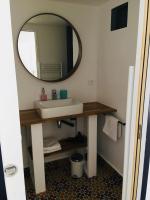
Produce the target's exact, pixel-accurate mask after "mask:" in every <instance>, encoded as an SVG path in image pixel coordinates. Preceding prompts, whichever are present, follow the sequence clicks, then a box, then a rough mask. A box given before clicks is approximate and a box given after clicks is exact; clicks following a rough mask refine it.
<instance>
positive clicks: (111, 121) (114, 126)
mask: <svg viewBox="0 0 150 200" xmlns="http://www.w3.org/2000/svg"><path fill="white" fill-rule="evenodd" d="M118 121H119V120H118V119H117V118H116V117H114V116H111V115H106V116H105V124H104V127H103V132H104V133H105V134H106V135H107V136H108V137H109V138H111V139H112V140H113V141H115V142H116V141H117V139H118Z"/></svg>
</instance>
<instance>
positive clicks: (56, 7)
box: [11, 0, 98, 166]
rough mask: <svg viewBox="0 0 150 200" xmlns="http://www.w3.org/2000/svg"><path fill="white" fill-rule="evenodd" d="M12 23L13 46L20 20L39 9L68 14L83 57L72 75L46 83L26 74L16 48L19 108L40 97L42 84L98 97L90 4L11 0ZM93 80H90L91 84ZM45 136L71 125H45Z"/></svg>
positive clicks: (82, 97) (88, 98)
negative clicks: (79, 41)
mask: <svg viewBox="0 0 150 200" xmlns="http://www.w3.org/2000/svg"><path fill="white" fill-rule="evenodd" d="M11 8H12V24H13V38H14V44H15V45H14V46H15V47H17V45H16V43H17V37H18V34H19V29H20V28H21V26H22V25H23V23H24V22H25V21H26V20H27V19H29V18H30V17H32V16H33V15H36V14H38V13H43V12H44V13H45V12H53V13H56V14H59V15H62V16H63V17H65V18H67V19H68V20H69V21H70V22H71V23H72V24H73V25H74V26H75V28H76V29H77V31H78V33H79V35H80V37H81V41H82V45H83V57H82V61H81V64H80V66H79V68H78V70H77V71H76V72H75V74H74V75H73V76H71V78H69V79H67V80H66V81H63V82H60V83H46V82H42V81H39V80H36V79H35V78H33V77H32V76H31V75H29V74H28V73H27V72H26V70H25V69H24V68H23V67H22V65H21V63H20V61H19V59H18V54H17V49H15V60H16V71H17V72H16V73H17V84H18V93H19V106H20V109H30V108H33V102H34V101H35V100H38V99H39V98H40V93H41V88H42V87H44V88H45V89H46V92H47V94H48V96H49V97H50V94H51V90H52V89H54V88H56V89H61V88H66V89H68V91H69V93H70V96H72V97H74V98H78V99H80V100H82V101H84V102H88V101H95V100H96V99H97V77H96V74H97V57H98V51H97V49H98V44H97V31H96V30H97V29H98V28H97V23H96V18H97V16H96V13H95V9H94V8H93V7H89V6H80V5H74V4H65V3H61V2H57V3H55V2H51V1H50V0H44V2H43V1H41V0H12V1H11ZM91 80H92V84H91ZM43 130H44V136H46V135H50V134H52V135H53V134H54V135H57V136H58V138H60V137H65V136H67V135H68V133H70V132H72V133H74V130H73V129H71V128H66V127H65V125H64V126H63V128H62V129H58V128H57V126H56V123H55V122H54V123H51V124H50V125H47V124H45V125H44V128H43ZM22 135H23V151H24V165H25V166H27V165H28V160H27V155H26V154H27V149H26V133H25V129H23V130H22Z"/></svg>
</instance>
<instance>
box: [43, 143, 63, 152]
mask: <svg viewBox="0 0 150 200" xmlns="http://www.w3.org/2000/svg"><path fill="white" fill-rule="evenodd" d="M59 150H61V145H60V143H59V142H58V143H57V144H55V145H53V146H51V147H46V148H44V154H46V153H52V152H55V151H59Z"/></svg>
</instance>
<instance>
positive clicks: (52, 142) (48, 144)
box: [43, 137, 61, 154]
mask: <svg viewBox="0 0 150 200" xmlns="http://www.w3.org/2000/svg"><path fill="white" fill-rule="evenodd" d="M43 146H44V147H43V151H44V154H46V153H52V152H55V151H59V150H61V145H60V143H59V142H58V140H57V139H56V138H55V137H49V138H45V139H44V142H43Z"/></svg>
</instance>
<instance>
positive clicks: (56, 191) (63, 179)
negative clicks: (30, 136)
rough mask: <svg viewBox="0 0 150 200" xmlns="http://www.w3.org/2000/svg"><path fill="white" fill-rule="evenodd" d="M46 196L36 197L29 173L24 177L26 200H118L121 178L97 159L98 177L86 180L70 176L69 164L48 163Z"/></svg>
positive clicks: (61, 161)
mask: <svg viewBox="0 0 150 200" xmlns="http://www.w3.org/2000/svg"><path fill="white" fill-rule="evenodd" d="M45 168H46V186H47V192H46V193H45V194H43V195H39V196H36V195H35V192H34V187H33V184H32V181H31V178H30V175H29V173H25V181H26V191H27V200H121V190H122V177H121V176H120V175H119V174H118V173H117V172H115V171H114V170H113V169H112V168H111V167H110V166H109V165H108V164H107V163H106V162H105V161H104V160H102V159H98V175H97V177H95V178H92V179H88V178H87V177H86V175H84V176H83V177H82V178H80V179H73V178H72V177H71V176H70V162H69V160H66V159H65V160H59V161H55V162H52V163H48V164H46V166H45Z"/></svg>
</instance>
